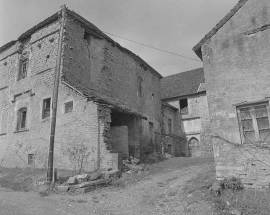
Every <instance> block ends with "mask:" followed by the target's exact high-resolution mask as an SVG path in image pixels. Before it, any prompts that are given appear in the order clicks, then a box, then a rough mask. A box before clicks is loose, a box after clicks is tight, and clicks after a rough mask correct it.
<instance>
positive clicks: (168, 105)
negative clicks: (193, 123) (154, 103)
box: [162, 101, 179, 111]
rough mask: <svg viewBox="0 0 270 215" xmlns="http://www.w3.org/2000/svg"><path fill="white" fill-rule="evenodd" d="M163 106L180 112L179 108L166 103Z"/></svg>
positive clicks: (163, 102)
mask: <svg viewBox="0 0 270 215" xmlns="http://www.w3.org/2000/svg"><path fill="white" fill-rule="evenodd" d="M162 105H164V106H167V107H170V108H172V109H174V111H178V110H179V109H178V108H176V107H174V106H172V105H170V104H169V103H167V102H165V101H162Z"/></svg>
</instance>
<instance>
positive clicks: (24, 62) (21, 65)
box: [18, 57, 29, 81]
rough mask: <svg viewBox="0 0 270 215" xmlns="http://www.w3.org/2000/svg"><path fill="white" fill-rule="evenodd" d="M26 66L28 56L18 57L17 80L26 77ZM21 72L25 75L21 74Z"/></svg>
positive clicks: (27, 65)
mask: <svg viewBox="0 0 270 215" xmlns="http://www.w3.org/2000/svg"><path fill="white" fill-rule="evenodd" d="M24 66H25V71H24ZM28 68H29V58H28V57H26V58H23V59H20V66H19V74H18V81H19V80H22V79H25V78H27V76H28ZM23 74H25V75H24V76H23Z"/></svg>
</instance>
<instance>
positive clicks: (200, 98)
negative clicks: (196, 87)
mask: <svg viewBox="0 0 270 215" xmlns="http://www.w3.org/2000/svg"><path fill="white" fill-rule="evenodd" d="M180 98H183V97H178V98H173V99H166V102H168V103H169V104H170V105H172V106H174V107H176V108H178V109H179V110H180V104H179V99H180ZM187 99H188V114H186V115H181V119H182V120H185V119H193V118H200V119H201V131H200V133H199V136H200V137H199V141H200V144H201V150H202V152H204V153H209V152H212V144H211V140H210V137H209V127H210V116H209V109H208V102H207V96H206V93H199V94H196V95H191V96H187ZM181 129H182V130H183V132H184V131H185V128H184V125H183V121H182V122H181ZM194 135H197V134H194ZM189 137H192V135H189Z"/></svg>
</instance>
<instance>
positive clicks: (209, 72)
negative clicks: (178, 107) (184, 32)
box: [202, 0, 270, 184]
mask: <svg viewBox="0 0 270 215" xmlns="http://www.w3.org/2000/svg"><path fill="white" fill-rule="evenodd" d="M269 14H270V2H269V1H268V0H261V1H256V0H249V1H247V2H246V3H245V5H244V6H243V7H242V8H241V9H239V11H238V12H236V14H235V15H234V16H233V17H232V18H231V19H230V20H229V21H228V22H227V23H225V24H224V25H223V27H221V29H219V30H218V32H217V33H216V34H215V35H214V36H213V37H212V38H211V39H210V40H209V41H207V42H206V43H205V44H204V45H203V46H202V53H203V54H202V55H203V62H204V71H205V81H206V87H207V97H208V104H209V112H210V117H211V134H212V135H216V136H219V137H222V138H223V140H220V139H217V138H214V139H213V141H212V142H213V145H214V147H215V159H216V162H217V167H219V166H223V167H222V168H227V167H228V168H227V169H228V170H227V171H225V172H223V177H229V176H232V175H234V173H235V172H236V171H237V170H238V164H239V163H240V162H241V159H242V157H243V156H242V155H241V154H240V152H239V151H237V150H236V152H234V150H232V151H230V150H228V147H229V146H227V145H226V141H229V142H233V143H236V144H241V138H240V132H239V125H238V119H237V112H236V107H235V104H239V103H242V102H255V101H258V100H261V99H264V98H265V97H267V96H269V95H270V85H269V81H268V80H270V73H269V68H270V61H269V55H270V49H269V48H268V47H269V45H270V32H269V28H266V29H264V28H262V26H267V25H269V23H270V17H269ZM254 29H255V30H256V31H254ZM224 144H225V145H224ZM243 150H244V151H245V152H243V153H242V152H241V153H242V154H245V155H247V153H249V152H251V153H253V150H252V149H250V148H248V146H247V147H244V148H243ZM226 151H228V154H229V155H230V156H231V159H226V158H225V156H223V154H224V153H225V152H226ZM260 152H261V153H260V154H262V155H265V154H267V153H269V152H268V151H267V150H263V149H260ZM256 157H257V159H256V162H259V163H262V162H265V161H264V159H266V160H267V163H268V164H269V159H268V158H262V157H261V156H256ZM220 160H222V161H223V164H222V165H220V163H219V161H220ZM232 160H234V162H231V161H232ZM256 165H257V164H256ZM241 168H242V167H241ZM241 168H240V169H241ZM245 168H247V169H246V171H247V172H249V171H250V170H252V168H253V165H251V166H248V165H246V167H245ZM250 168H251V169H250ZM264 169H265V168H262V169H260V168H256V171H258V173H257V176H258V177H259V178H258V180H262V179H263V178H264V177H265V176H263V175H264V173H265V170H264ZM266 169H267V171H268V170H269V167H266ZM252 171H253V170H252ZM257 176H256V177H257ZM243 177H244V179H245V180H246V179H247V180H249V178H248V177H247V176H243ZM254 177H255V176H254ZM258 183H259V182H258ZM259 184H260V183H259Z"/></svg>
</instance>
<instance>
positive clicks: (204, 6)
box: [0, 0, 238, 76]
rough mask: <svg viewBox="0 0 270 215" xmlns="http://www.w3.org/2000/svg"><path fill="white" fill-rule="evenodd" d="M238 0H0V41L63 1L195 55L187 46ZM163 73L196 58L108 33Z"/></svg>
mask: <svg viewBox="0 0 270 215" xmlns="http://www.w3.org/2000/svg"><path fill="white" fill-rule="evenodd" d="M237 2H238V0H0V46H2V45H4V44H6V43H7V42H9V41H11V40H15V39H17V38H18V37H19V36H20V35H21V34H22V33H24V32H25V31H27V30H28V29H30V28H31V27H33V26H34V25H36V24H38V23H39V22H41V21H43V20H44V19H46V18H47V17H49V16H51V15H52V14H53V13H55V12H56V11H58V10H59V9H60V5H61V4H66V5H67V6H68V7H69V9H71V10H74V11H75V12H77V13H79V14H80V15H81V16H83V17H84V18H86V19H87V20H89V21H90V22H92V23H93V24H95V25H96V26H97V27H98V28H99V29H101V30H102V31H105V32H109V33H113V34H115V35H119V36H122V37H125V38H128V39H130V40H134V41H137V42H140V43H144V44H147V45H149V46H153V47H157V48H159V49H163V50H166V51H169V52H173V53H176V54H179V55H184V56H187V57H190V58H194V59H197V60H199V58H198V57H197V56H196V55H195V53H194V52H193V51H192V48H193V46H194V45H196V44H197V43H198V42H199V40H201V39H202V38H203V37H204V35H205V34H206V33H208V32H209V31H210V30H211V29H212V28H213V27H214V26H215V25H216V24H217V23H218V22H219V21H220V20H221V19H222V18H223V17H224V16H225V15H226V14H227V13H228V12H229V11H230V10H231V9H232V8H233V6H234V5H235V4H236V3H237ZM109 36H110V37H111V38H113V39H114V40H116V41H117V42H118V43H120V44H121V45H122V46H124V47H126V48H128V49H130V50H131V51H132V52H134V53H135V54H137V55H139V56H140V57H141V58H143V59H144V60H145V61H146V62H148V63H149V64H150V65H151V66H152V67H153V68H155V69H156V70H157V71H158V72H159V73H161V74H162V75H163V76H167V75H171V74H175V73H179V72H183V71H187V70H191V69H195V68H199V67H202V63H201V62H198V61H194V60H188V59H185V58H182V57H179V56H175V55H171V54H168V53H165V52H160V51H157V50H154V49H150V48H148V47H145V46H141V45H138V44H135V43H132V42H129V41H126V40H123V39H120V38H117V37H114V36H112V35H109Z"/></svg>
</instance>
